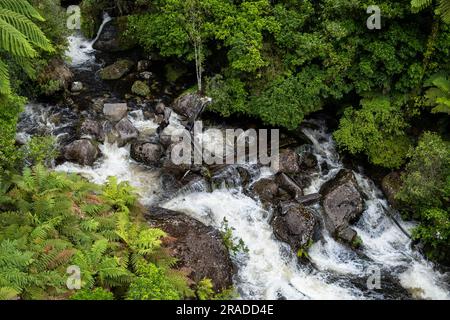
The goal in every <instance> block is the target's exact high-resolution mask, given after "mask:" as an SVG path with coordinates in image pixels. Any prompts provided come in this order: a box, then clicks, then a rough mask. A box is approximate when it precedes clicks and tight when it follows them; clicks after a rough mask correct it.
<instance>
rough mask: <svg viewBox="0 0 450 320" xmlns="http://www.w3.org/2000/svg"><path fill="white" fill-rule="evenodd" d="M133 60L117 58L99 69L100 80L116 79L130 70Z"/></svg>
mask: <svg viewBox="0 0 450 320" xmlns="http://www.w3.org/2000/svg"><path fill="white" fill-rule="evenodd" d="M133 65H134V62H133V61H131V60H119V61H116V62H115V63H113V64H112V65H109V66H107V67H105V68H103V69H101V70H100V77H101V78H102V80H118V79H120V78H122V77H123V76H124V75H126V74H127V73H128V72H130V70H131V68H132V67H133Z"/></svg>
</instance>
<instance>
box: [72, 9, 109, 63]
mask: <svg viewBox="0 0 450 320" xmlns="http://www.w3.org/2000/svg"><path fill="white" fill-rule="evenodd" d="M111 20H112V18H111V17H110V16H109V15H108V14H107V13H106V12H105V13H104V14H103V21H102V24H101V25H100V28H99V29H98V32H97V35H96V37H95V38H94V39H93V40H88V39H86V38H85V37H84V36H83V35H82V34H81V32H77V33H76V34H73V35H71V36H69V37H68V38H67V40H68V42H69V45H68V48H67V50H66V56H67V58H68V59H69V63H70V65H71V66H72V67H76V68H84V69H85V68H88V67H89V65H91V64H93V63H94V61H95V56H94V53H95V50H94V48H93V47H92V46H93V45H94V43H95V42H96V41H97V40H98V38H99V37H100V35H101V33H102V31H103V28H104V27H105V25H106V24H107V23H108V22H109V21H111Z"/></svg>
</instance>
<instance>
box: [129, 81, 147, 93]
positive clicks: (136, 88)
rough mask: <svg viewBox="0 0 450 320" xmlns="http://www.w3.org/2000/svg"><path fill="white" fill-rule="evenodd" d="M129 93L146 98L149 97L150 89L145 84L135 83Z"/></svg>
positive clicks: (141, 82)
mask: <svg viewBox="0 0 450 320" xmlns="http://www.w3.org/2000/svg"><path fill="white" fill-rule="evenodd" d="M131 92H133V93H134V94H136V95H138V96H142V97H147V96H149V95H150V88H149V86H148V85H147V84H146V83H145V82H143V81H136V82H135V83H134V84H133V86H132V87H131Z"/></svg>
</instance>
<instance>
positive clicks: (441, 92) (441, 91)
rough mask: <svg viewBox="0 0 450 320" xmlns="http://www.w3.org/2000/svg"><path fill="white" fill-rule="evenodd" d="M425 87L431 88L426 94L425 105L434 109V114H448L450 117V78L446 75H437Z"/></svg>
mask: <svg viewBox="0 0 450 320" xmlns="http://www.w3.org/2000/svg"><path fill="white" fill-rule="evenodd" d="M425 87H430V88H429V89H428V90H427V91H426V92H425V99H426V101H425V104H426V105H427V106H430V107H432V108H433V109H432V110H431V112H432V113H447V114H449V115H450V78H449V76H448V75H445V74H442V73H440V74H435V75H433V76H432V77H431V78H430V79H428V81H427V82H425Z"/></svg>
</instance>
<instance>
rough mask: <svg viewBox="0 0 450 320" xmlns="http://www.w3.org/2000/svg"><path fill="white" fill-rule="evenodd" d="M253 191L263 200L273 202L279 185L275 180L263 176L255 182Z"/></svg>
mask: <svg viewBox="0 0 450 320" xmlns="http://www.w3.org/2000/svg"><path fill="white" fill-rule="evenodd" d="M253 192H254V193H255V194H256V195H257V196H258V198H259V199H260V200H261V201H263V202H272V201H274V200H275V198H276V197H277V194H278V185H277V184H276V182H275V181H273V180H272V179H268V178H263V179H260V180H258V181H256V182H255V183H254V184H253Z"/></svg>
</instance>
